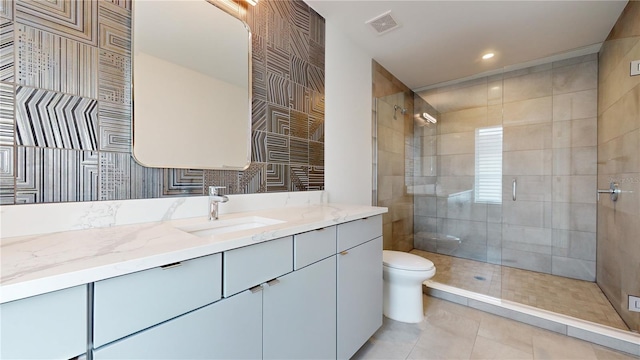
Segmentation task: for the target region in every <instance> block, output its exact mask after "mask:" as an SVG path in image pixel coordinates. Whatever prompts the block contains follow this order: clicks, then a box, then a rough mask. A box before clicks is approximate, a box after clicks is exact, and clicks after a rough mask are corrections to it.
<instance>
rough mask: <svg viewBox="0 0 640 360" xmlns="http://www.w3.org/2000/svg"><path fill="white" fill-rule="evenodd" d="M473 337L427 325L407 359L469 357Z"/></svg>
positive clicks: (473, 340)
mask: <svg viewBox="0 0 640 360" xmlns="http://www.w3.org/2000/svg"><path fill="white" fill-rule="evenodd" d="M474 343H475V337H472V338H468V337H463V336H457V334H456V333H455V332H454V333H452V332H451V331H447V330H444V329H442V328H438V327H427V328H426V329H425V330H424V331H423V332H422V336H421V337H420V340H418V343H417V344H416V346H415V347H414V348H413V350H412V351H411V353H410V354H409V357H408V358H407V359H425V360H426V359H469V358H470V357H471V352H472V351H473V344H474Z"/></svg>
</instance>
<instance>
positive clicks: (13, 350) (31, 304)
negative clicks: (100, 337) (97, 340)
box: [0, 285, 88, 359]
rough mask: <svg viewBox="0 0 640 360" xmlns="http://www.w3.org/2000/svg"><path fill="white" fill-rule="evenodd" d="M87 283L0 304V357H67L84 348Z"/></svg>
mask: <svg viewBox="0 0 640 360" xmlns="http://www.w3.org/2000/svg"><path fill="white" fill-rule="evenodd" d="M87 313H88V311H87V286H86V285H82V286H75V287H72V288H68V289H63V290H58V291H54V292H50V293H47V294H43V295H37V296H33V297H29V298H25V299H21V300H16V301H11V302H7V303H4V304H1V305H0V358H1V359H70V358H72V357H76V356H78V355H82V354H84V353H85V352H86V351H87Z"/></svg>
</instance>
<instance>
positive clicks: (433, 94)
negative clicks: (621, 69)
mask: <svg viewBox="0 0 640 360" xmlns="http://www.w3.org/2000/svg"><path fill="white" fill-rule="evenodd" d="M597 74H598V59H597V54H591V55H587V56H584V57H577V58H572V59H567V60H563V61H556V62H553V63H547V64H543V65H539V66H536V67H530V68H526V69H522V70H516V71H511V72H506V73H504V74H500V75H496V76H492V77H488V78H487V77H485V78H480V79H475V80H471V81H468V82H464V83H459V84H455V85H451V86H448V87H442V88H438V89H433V90H428V91H424V92H421V93H420V96H422V97H423V98H424V99H425V100H426V101H427V102H428V103H429V104H431V105H432V106H433V107H434V108H436V109H437V110H438V111H439V112H440V119H439V122H438V131H437V146H436V148H435V150H436V153H437V156H436V166H437V167H436V168H435V169H436V171H437V174H436V175H437V178H436V179H437V181H436V184H435V188H433V189H431V194H433V195H435V196H425V197H423V199H421V200H420V201H419V202H416V209H417V210H416V214H417V215H416V217H415V218H416V220H415V227H416V229H417V230H416V231H417V232H419V231H423V232H427V233H436V234H439V236H440V238H444V236H446V235H453V236H455V237H458V238H460V239H461V240H462V241H461V243H460V244H459V245H456V244H455V243H452V242H450V241H441V243H442V248H443V251H442V252H443V253H446V254H451V255H454V256H460V257H464V258H470V259H474V260H480V261H487V262H491V263H495V264H502V265H506V266H512V267H516V268H522V269H527V270H533V271H538V272H543V273H549V274H554V275H561V276H567V277H572V278H578V279H583V280H590V281H594V280H595V267H596V262H595V260H596V193H595V190H596V170H597V169H596V168H597V165H596V143H597V126H596V125H597V121H596V116H597V110H596V103H597ZM495 125H502V127H503V142H502V156H503V159H502V160H503V163H502V174H503V180H502V190H503V196H502V203H501V204H484V203H476V202H475V201H474V200H473V199H474V196H473V188H474V181H475V178H474V175H475V167H474V166H475V163H474V161H475V160H474V159H475V157H474V154H475V137H474V132H475V129H476V128H482V127H487V126H495ZM425 143H427V142H425ZM513 179H516V180H517V184H518V186H517V200H516V201H513V200H512V195H511V185H512V181H513ZM463 194H464V196H462V195H463ZM418 206H421V207H423V208H425V209H424V210H421V209H419V208H418ZM418 240H419V239H418ZM445 243H447V244H445ZM426 245H429V246H431V247H430V248H426V249H424V250H429V251H434V250H437V248H434V247H433V246H434V244H426ZM419 246H420V243H419V242H416V247H419ZM438 252H440V251H438Z"/></svg>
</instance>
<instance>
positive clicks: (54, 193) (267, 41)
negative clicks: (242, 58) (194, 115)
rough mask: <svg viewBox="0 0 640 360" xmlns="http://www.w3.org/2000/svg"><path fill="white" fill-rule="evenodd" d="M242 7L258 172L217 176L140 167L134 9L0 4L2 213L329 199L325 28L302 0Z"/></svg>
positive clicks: (117, 0)
mask: <svg viewBox="0 0 640 360" xmlns="http://www.w3.org/2000/svg"><path fill="white" fill-rule="evenodd" d="M242 3H243V5H241V6H240V7H239V8H238V9H239V10H236V11H237V12H238V17H240V18H241V19H243V20H245V21H246V22H247V23H248V24H249V26H250V28H251V30H252V41H253V44H252V45H253V46H252V47H253V60H252V66H253V108H252V164H251V166H250V167H249V168H248V169H247V170H245V171H218V170H202V169H159V168H146V167H143V166H141V165H139V164H137V163H136V162H135V160H133V158H132V157H131V141H130V131H131V120H132V119H131V113H132V112H131V66H132V58H131V5H132V4H131V1H130V0H111V1H107V0H87V1H76V0H58V1H35V0H0V51H1V53H0V204H3V205H7V204H24V203H44V202H67V201H91V200H122V199H143V198H156V197H164V196H184V195H203V194H205V189H206V188H207V187H208V186H209V185H218V186H226V187H227V188H226V189H225V190H224V191H223V192H224V193H226V194H235V193H244V194H246V193H258V192H279V191H306V190H320V189H323V188H324V19H323V18H322V17H321V16H320V15H318V14H317V13H316V12H315V11H313V10H312V9H310V8H309V7H308V6H307V5H306V4H305V3H304V2H302V1H301V0H295V1H275V0H273V1H272V0H261V1H260V2H259V4H258V5H257V6H256V7H251V6H248V7H244V6H246V5H244V2H242ZM185 21H188V19H185ZM194 55H195V54H194ZM168 90H169V89H168Z"/></svg>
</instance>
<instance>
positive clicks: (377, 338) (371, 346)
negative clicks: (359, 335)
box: [353, 317, 422, 359]
mask: <svg viewBox="0 0 640 360" xmlns="http://www.w3.org/2000/svg"><path fill="white" fill-rule="evenodd" d="M421 334H422V328H421V326H420V324H406V323H402V322H399V321H395V320H391V319H389V318H387V317H384V319H383V323H382V327H381V328H380V329H378V331H376V333H375V334H373V336H372V337H371V338H370V339H369V341H367V343H366V344H365V345H364V346H363V347H362V348H360V350H358V352H357V353H356V354H355V355H354V356H353V359H406V358H407V356H409V353H410V352H411V350H412V349H413V347H414V346H415V344H416V343H417V342H418V339H419V338H420V335H421Z"/></svg>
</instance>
